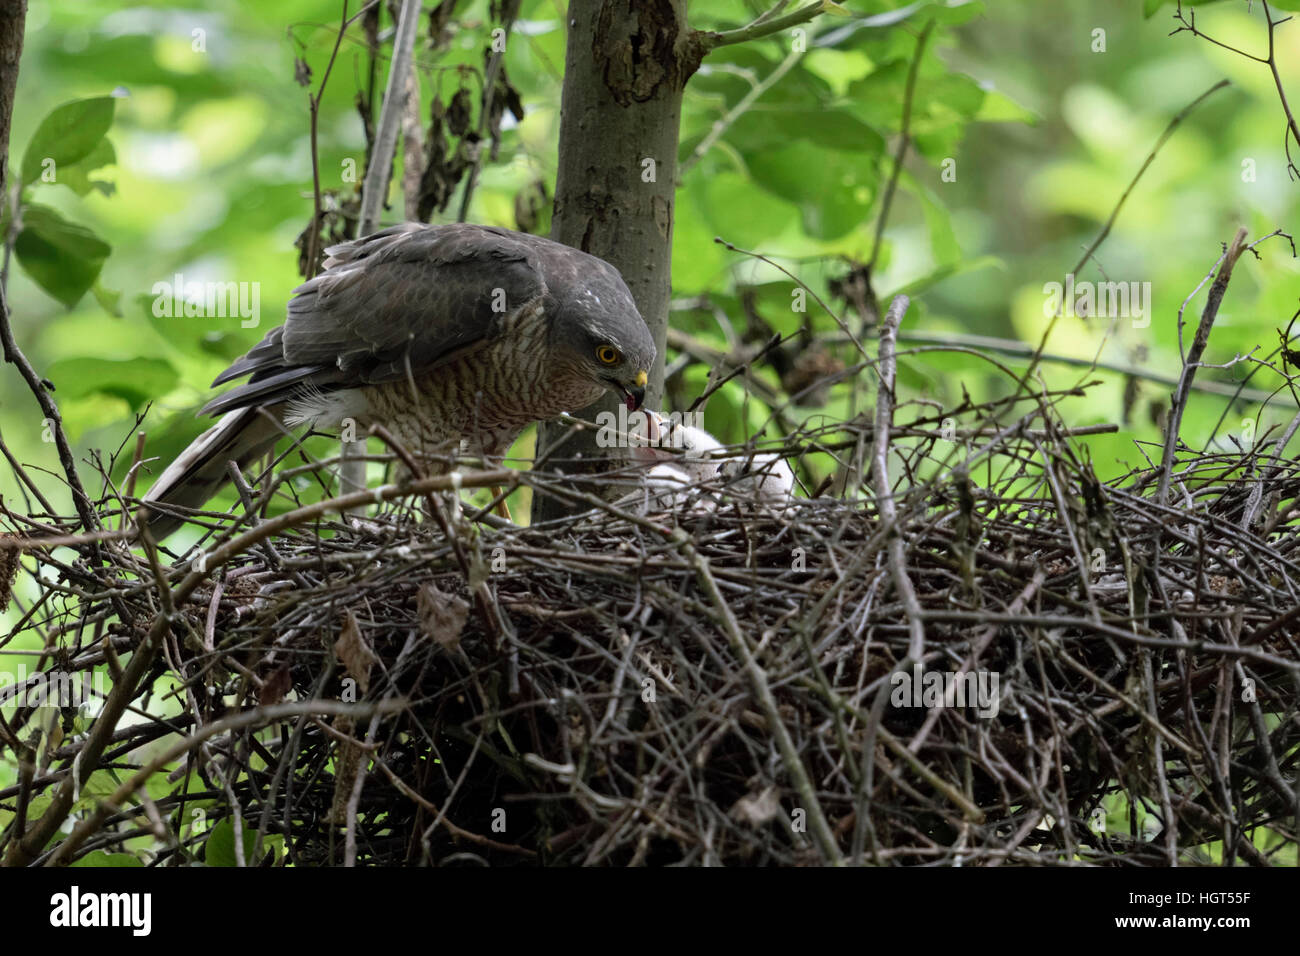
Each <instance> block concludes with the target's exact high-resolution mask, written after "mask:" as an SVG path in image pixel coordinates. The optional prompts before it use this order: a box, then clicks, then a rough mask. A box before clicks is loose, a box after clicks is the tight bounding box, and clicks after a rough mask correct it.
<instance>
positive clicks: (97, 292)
mask: <svg viewBox="0 0 1300 956" xmlns="http://www.w3.org/2000/svg"><path fill="white" fill-rule="evenodd" d="M90 291H91V292H92V293H93V294H94V296H95V301H96V302H98V303H99V307H100V308H101V309H103V310H104V311H105V312H107V313H108V314H109V315H111V316H113V317H114V318H115V319H120V318H121V317H122V293H121V292H120V291H118V290H115V289H105V288H104V287H103V286H102V285H100V284H99V280H95V284H94V285H92V286H91V287H90Z"/></svg>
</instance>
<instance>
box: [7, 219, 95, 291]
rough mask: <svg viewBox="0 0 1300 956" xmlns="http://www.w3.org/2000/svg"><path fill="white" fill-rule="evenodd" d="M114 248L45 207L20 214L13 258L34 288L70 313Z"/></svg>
mask: <svg viewBox="0 0 1300 956" xmlns="http://www.w3.org/2000/svg"><path fill="white" fill-rule="evenodd" d="M112 251H113V248H112V247H111V246H110V245H109V244H108V243H106V242H105V241H104V240H103V239H100V238H99V237H98V236H97V235H95V234H94V233H93V232H91V231H90V230H89V229H87V228H86V227H85V226H79V225H76V224H75V223H71V222H68V221H67V220H66V219H64V218H63V217H62V216H61V215H59V213H58V212H56V211H55V210H53V209H51V208H49V207H48V206H37V205H32V206H28V207H26V208H25V209H24V210H23V228H22V232H20V233H18V239H17V241H16V242H15V243H14V254H15V255H16V256H17V257H18V263H19V265H21V266H22V267H23V271H24V272H26V273H27V274H28V275H29V276H31V277H32V281H34V282H35V283H36V284H37V285H39V286H40V287H41V288H42V289H44V290H45V291H46V292H48V293H49V294H50V295H52V296H53V297H54V298H55V299H57V300H58V301H60V302H62V303H63V304H64V305H65V306H67V307H68V308H69V309H70V308H72V307H73V306H74V305H76V304H77V302H78V301H80V299H81V297H82V296H83V295H85V294H86V292H88V291H89V290H90V288H91V286H93V285H94V284H95V280H96V279H98V278H99V270H100V269H101V268H103V266H104V260H105V259H107V258H108V256H109V253H111V252H112Z"/></svg>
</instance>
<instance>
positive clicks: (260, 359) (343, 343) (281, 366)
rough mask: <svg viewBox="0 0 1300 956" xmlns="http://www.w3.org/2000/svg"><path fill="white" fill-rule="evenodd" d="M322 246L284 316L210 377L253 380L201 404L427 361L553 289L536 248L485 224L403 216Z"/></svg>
mask: <svg viewBox="0 0 1300 956" xmlns="http://www.w3.org/2000/svg"><path fill="white" fill-rule="evenodd" d="M326 252H327V254H328V255H329V258H328V259H326V261H325V268H324V271H323V272H321V274H320V275H318V276H316V277H315V278H313V279H309V280H308V281H307V282H304V283H303V284H302V285H300V286H298V288H296V289H295V290H294V297H293V298H292V299H290V300H289V308H288V318H287V319H286V320H285V323H284V324H283V325H281V326H279V327H277V328H274V329H272V330H271V331H270V332H269V333H267V335H266V337H265V338H264V339H263V340H262V341H261V342H259V343H258V344H257V345H255V346H254V347H253V348H252V349H250V350H249V352H248V354H246V355H245V356H244V357H243V358H241V359H239V360H238V361H237V362H235V363H234V364H233V365H231V366H230V368H228V369H226V371H224V372H223V373H221V375H219V376H218V377H217V379H216V381H214V382H213V383H212V384H213V385H214V386H217V385H221V384H223V383H225V382H229V381H232V380H234V379H237V378H243V377H245V376H248V378H249V380H248V382H246V383H245V384H243V385H240V386H237V387H236V388H233V389H231V390H230V391H228V392H226V393H225V394H224V395H221V396H220V397H219V398H216V399H214V400H212V401H211V402H209V403H208V404H207V405H205V406H204V407H203V409H202V411H201V412H200V414H204V413H208V414H214V415H216V414H221V413H224V412H226V411H229V410H231V409H234V408H241V407H246V406H249V405H265V404H272V403H275V402H280V401H284V400H286V399H289V398H292V397H294V396H295V395H296V394H298V393H299V392H300V391H301V390H302V389H303V388H305V387H311V388H315V389H319V390H321V391H330V390H332V389H338V388H354V387H356V386H359V385H372V384H378V383H382V382H391V381H396V380H398V379H402V378H405V377H406V375H407V372H408V369H409V370H410V371H411V372H412V373H419V372H427V371H429V370H431V369H434V368H437V367H438V366H439V365H440V364H443V363H445V362H447V361H449V360H450V359H451V358H452V357H455V356H459V355H464V354H465V353H466V352H470V351H473V350H475V349H477V348H482V347H483V346H485V345H487V344H488V343H490V342H491V341H492V339H493V338H494V337H495V336H496V335H498V334H499V333H500V331H501V321H502V319H504V318H505V316H506V315H507V314H509V313H512V312H514V311H515V310H517V309H519V308H520V307H522V306H524V305H527V304H529V303H531V302H534V301H536V300H538V299H541V298H545V297H547V296H548V294H549V292H548V289H547V287H546V283H545V281H544V280H543V278H542V275H541V271H540V269H539V268H538V266H537V263H536V261H535V259H534V257H533V256H532V255H530V249H529V247H528V246H527V245H526V244H525V243H523V242H521V241H519V240H518V239H517V238H515V237H514V235H513V234H512V233H509V232H506V231H504V230H498V229H492V228H487V227H483V226H472V225H447V226H425V225H420V224H416V223H407V224H405V225H402V226H394V227H392V228H390V229H385V230H383V231H381V232H377V233H374V234H373V235H370V236H366V237H365V238H363V239H357V240H354V241H352V242H346V243H342V244H340V245H337V246H332V247H330V248H329V249H327V250H326Z"/></svg>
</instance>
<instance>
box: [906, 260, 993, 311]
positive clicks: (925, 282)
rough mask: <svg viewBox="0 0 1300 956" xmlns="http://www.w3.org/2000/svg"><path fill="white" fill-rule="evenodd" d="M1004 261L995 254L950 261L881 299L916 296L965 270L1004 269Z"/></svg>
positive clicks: (965, 271)
mask: <svg viewBox="0 0 1300 956" xmlns="http://www.w3.org/2000/svg"><path fill="white" fill-rule="evenodd" d="M1006 268H1007V266H1006V263H1005V262H1003V261H1002V260H1001V259H999V258H998V257H997V256H976V257H975V258H974V259H966V260H963V261H960V262H951V263H946V264H944V265H941V266H938V267H936V268H935V269H933V270H932V271H930V272H927V273H926V274H925V275H923V276H921V277H920V278H919V279H913V280H912V281H911V282H909V283H908V284H907V285H905V286H903V287H902V288H900V289H896V290H894V291H893V292H891V293H890V294H889V295H887V296H884V297H883V298H882V301H884V300H889V299H893V297H894V296H896V295H900V294H901V295H906V296H911V297H913V298H914V297H916V296H917V295H919V294H920V293H922V292H924V291H925V290H927V289H929V288H930V287H931V286H934V285H937V284H939V283H940V282H942V281H943V280H944V279H950V278H952V277H953V276H956V275H962V274H964V273H967V272H974V271H976V270H977V269H1002V270H1003V271H1004V272H1005V271H1006Z"/></svg>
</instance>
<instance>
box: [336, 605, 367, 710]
mask: <svg viewBox="0 0 1300 956" xmlns="http://www.w3.org/2000/svg"><path fill="white" fill-rule="evenodd" d="M334 653H335V654H336V655H338V659H339V660H340V661H342V662H343V667H344V669H345V670H346V671H347V672H348V676H349V677H351V678H352V679H353V680H355V681H356V682H357V686H359V687H360V688H361V693H363V694H364V693H365V692H366V691H368V690H369V689H370V669H371V668H372V667H374V666H375V652H374V651H373V650H371V649H370V645H369V644H368V643H366V639H365V638H364V637H362V636H361V626H360V625H359V624H357V616H356V615H355V614H353V613H352V612H351V611H348V612H347V613H346V614H345V615H344V617H343V627H342V629H341V630H340V631H339V639H338V640H337V641H335V642H334Z"/></svg>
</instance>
